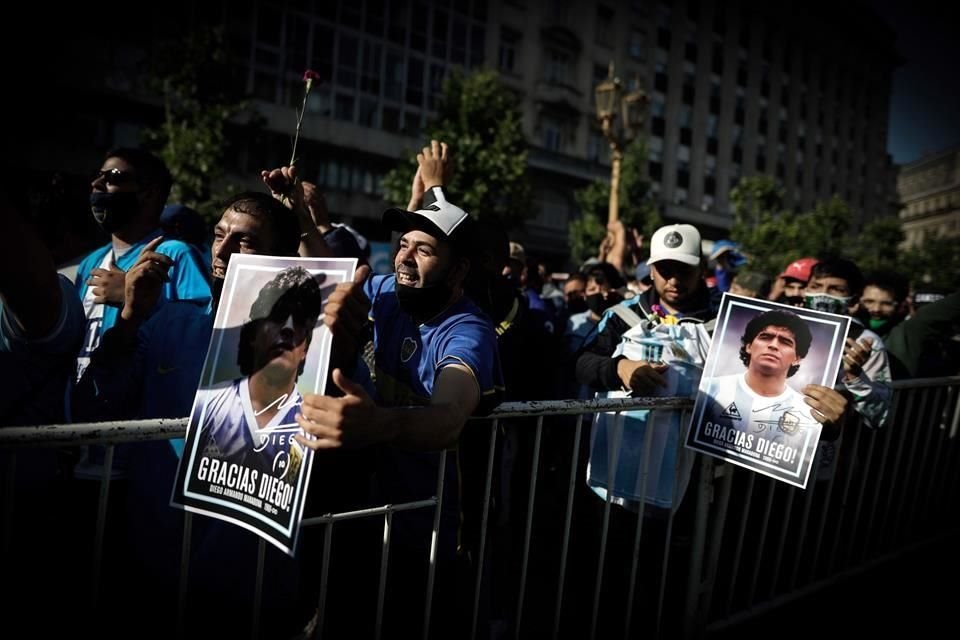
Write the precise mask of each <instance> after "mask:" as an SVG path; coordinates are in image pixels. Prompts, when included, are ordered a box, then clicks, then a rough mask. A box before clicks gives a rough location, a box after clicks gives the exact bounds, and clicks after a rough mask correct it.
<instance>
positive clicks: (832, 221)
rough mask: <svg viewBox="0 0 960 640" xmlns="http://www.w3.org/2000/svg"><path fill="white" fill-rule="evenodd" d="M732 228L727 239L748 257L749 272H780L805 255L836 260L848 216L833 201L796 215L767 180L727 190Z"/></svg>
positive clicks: (845, 209) (844, 239) (845, 240)
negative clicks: (834, 256)
mask: <svg viewBox="0 0 960 640" xmlns="http://www.w3.org/2000/svg"><path fill="white" fill-rule="evenodd" d="M730 203H731V205H732V206H733V210H734V223H733V228H732V230H731V232H730V237H731V238H732V239H733V240H734V241H736V242H738V243H739V244H740V246H741V249H742V250H743V253H744V254H746V255H747V256H748V257H749V258H750V264H751V269H753V270H755V271H760V272H763V273H768V274H776V273H780V271H781V270H782V269H783V267H784V266H786V265H787V264H789V263H791V262H793V261H794V260H796V259H797V258H802V257H804V256H823V255H841V254H843V253H844V247H845V245H846V244H847V243H848V241H849V239H848V238H847V236H846V234H847V231H848V230H849V229H850V226H851V223H852V220H853V214H852V212H851V211H850V207H848V206H847V204H846V203H845V202H843V201H842V200H841V199H839V198H837V197H833V198H831V199H830V200H828V201H826V202H818V203H817V204H816V206H815V207H814V208H813V209H812V210H811V211H807V212H804V213H795V212H793V211H790V210H787V209H785V208H784V206H783V190H782V189H780V188H779V187H777V185H776V182H775V181H774V180H773V178H771V177H770V176H752V177H749V178H744V179H742V180H740V182H739V183H738V184H737V186H736V187H734V188H733V189H732V190H731V191H730Z"/></svg>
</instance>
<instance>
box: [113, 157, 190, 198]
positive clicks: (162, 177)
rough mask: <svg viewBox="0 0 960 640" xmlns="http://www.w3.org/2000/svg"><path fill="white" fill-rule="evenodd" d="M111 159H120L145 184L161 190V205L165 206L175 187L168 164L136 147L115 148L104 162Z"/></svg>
mask: <svg viewBox="0 0 960 640" xmlns="http://www.w3.org/2000/svg"><path fill="white" fill-rule="evenodd" d="M110 158H120V159H121V160H123V161H124V162H126V163H127V164H129V165H130V166H132V167H133V168H134V169H135V170H136V172H137V177H138V178H139V179H140V181H141V182H143V183H144V184H150V185H154V186H156V187H158V188H159V189H160V199H161V201H162V202H161V204H165V203H166V201H167V198H169V197H170V188H171V187H172V186H173V177H172V176H171V175H170V170H169V169H167V165H166V163H165V162H164V161H163V160H161V159H160V158H158V157H157V156H155V155H153V154H152V153H150V152H149V151H147V150H146V149H140V148H135V147H115V148H113V149H110V150H109V151H107V154H106V155H105V156H104V157H103V159H104V161H107V160H109V159H110Z"/></svg>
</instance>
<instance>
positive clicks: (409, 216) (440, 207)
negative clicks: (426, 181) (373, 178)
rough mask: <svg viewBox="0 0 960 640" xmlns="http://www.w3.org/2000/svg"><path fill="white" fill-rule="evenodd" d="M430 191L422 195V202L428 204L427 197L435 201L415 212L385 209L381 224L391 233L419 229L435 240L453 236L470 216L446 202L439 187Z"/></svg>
mask: <svg viewBox="0 0 960 640" xmlns="http://www.w3.org/2000/svg"><path fill="white" fill-rule="evenodd" d="M430 191H431V192H432V194H425V195H424V202H425V203H426V202H428V201H429V200H430V198H429V197H428V196H429V195H432V196H433V198H434V199H435V200H434V201H433V202H432V203H431V204H429V205H425V206H424V207H423V208H422V209H417V210H416V211H405V210H404V209H387V210H386V211H384V212H383V224H385V225H386V226H387V227H389V228H390V229H391V230H393V231H400V232H402V233H406V232H407V231H411V230H413V229H419V230H420V231H426V232H427V233H429V234H430V235H432V236H434V237H435V238H440V239H445V238H450V237H451V236H453V233H454V231H456V230H457V228H458V227H460V226H461V225H462V224H463V223H464V222H465V221H466V220H469V219H470V214H468V213H467V212H466V211H464V210H463V209H461V208H460V207H458V206H456V205H455V204H450V203H449V202H447V199H446V197H445V196H444V195H443V190H442V189H441V188H440V187H433V188H432V189H430Z"/></svg>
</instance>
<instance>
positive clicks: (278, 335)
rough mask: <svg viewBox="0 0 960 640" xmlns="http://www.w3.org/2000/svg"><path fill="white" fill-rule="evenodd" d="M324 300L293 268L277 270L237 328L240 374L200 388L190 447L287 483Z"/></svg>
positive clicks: (295, 466)
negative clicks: (302, 383)
mask: <svg viewBox="0 0 960 640" xmlns="http://www.w3.org/2000/svg"><path fill="white" fill-rule="evenodd" d="M322 305H323V296H322V293H321V290H320V285H319V284H318V282H317V280H316V278H315V277H314V276H312V275H311V274H310V273H309V272H308V271H307V270H306V269H304V268H303V267H300V266H295V267H289V268H286V269H283V270H282V271H279V272H278V273H277V274H276V275H275V276H274V277H273V278H272V279H271V280H270V281H269V282H267V283H266V284H265V285H264V286H263V288H261V289H260V292H259V294H258V295H257V298H256V300H254V302H253V304H252V305H251V307H250V314H249V318H248V319H247V320H246V322H245V323H244V325H243V327H242V328H241V330H240V340H239V345H238V350H237V364H238V365H239V368H240V373H241V375H242V377H240V378H237V379H235V380H232V381H230V382H227V383H222V384H219V385H216V386H214V387H212V388H210V389H208V390H206V391H204V392H203V393H204V396H205V397H204V399H203V402H204V404H203V409H202V413H201V415H202V422H201V423H200V430H199V433H198V438H199V440H198V447H197V450H198V451H199V452H200V453H201V454H202V455H203V456H205V457H209V458H215V459H220V460H223V461H225V462H229V463H235V464H239V465H242V466H243V467H246V468H248V469H256V470H258V471H259V472H260V473H261V474H262V473H269V474H272V475H273V476H275V477H278V478H283V479H285V480H286V481H287V482H294V478H296V475H297V473H298V471H299V468H300V463H301V461H302V459H303V451H302V450H301V448H300V445H299V444H297V443H296V441H295V440H294V437H293V436H294V435H295V434H296V433H299V431H300V430H299V427H298V426H297V422H296V419H295V416H296V414H297V412H298V411H299V409H300V405H301V404H302V398H301V396H300V393H299V391H298V390H297V379H298V378H299V376H300V374H302V373H303V369H304V364H305V362H306V360H307V353H308V351H309V349H310V343H311V337H312V335H313V330H314V328H315V327H316V326H317V321H318V319H319V317H320V314H321V312H322Z"/></svg>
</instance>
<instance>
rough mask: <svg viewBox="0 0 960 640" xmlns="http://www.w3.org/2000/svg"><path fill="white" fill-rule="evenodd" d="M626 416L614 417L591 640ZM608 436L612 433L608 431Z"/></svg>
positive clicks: (618, 414)
mask: <svg viewBox="0 0 960 640" xmlns="http://www.w3.org/2000/svg"><path fill="white" fill-rule="evenodd" d="M623 421H624V416H623V414H622V413H617V414H615V415H614V417H613V439H612V444H610V445H608V446H609V447H610V451H611V452H612V453H611V454H610V458H609V461H608V463H607V496H606V499H605V500H604V505H603V519H602V523H601V525H600V551H599V553H598V554H597V577H596V581H595V583H594V591H593V610H592V613H591V615H590V640H594V638H596V634H597V621H598V619H599V616H600V593H601V591H602V589H601V587H602V586H603V565H604V561H605V560H606V555H607V536H608V535H609V533H610V508H611V505H612V504H613V502H612V501H613V487H614V480H615V479H616V477H617V463H618V461H619V460H620V438H621V436H622V434H623ZM607 435H608V437H609V435H610V433H609V432H608V434H607Z"/></svg>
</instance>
